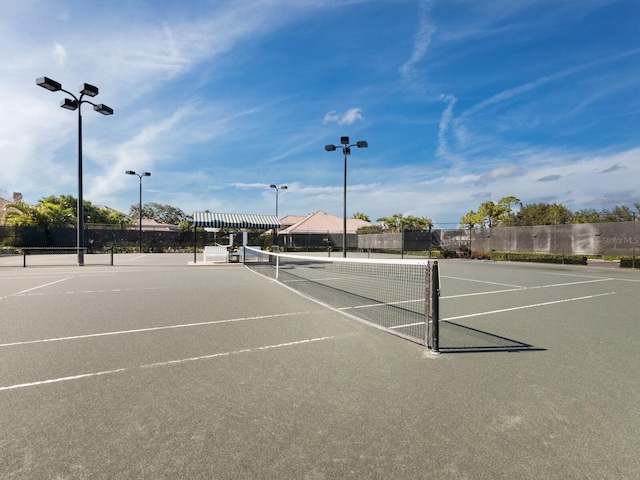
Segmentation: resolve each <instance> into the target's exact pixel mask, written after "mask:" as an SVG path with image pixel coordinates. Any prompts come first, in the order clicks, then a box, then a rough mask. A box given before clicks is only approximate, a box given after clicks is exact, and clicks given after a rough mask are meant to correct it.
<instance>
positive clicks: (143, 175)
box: [124, 170, 151, 252]
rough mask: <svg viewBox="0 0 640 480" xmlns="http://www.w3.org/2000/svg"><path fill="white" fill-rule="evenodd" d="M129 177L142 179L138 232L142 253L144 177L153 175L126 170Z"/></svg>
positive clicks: (139, 248)
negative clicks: (133, 176)
mask: <svg viewBox="0 0 640 480" xmlns="http://www.w3.org/2000/svg"><path fill="white" fill-rule="evenodd" d="M124 173H126V174H127V175H135V176H137V177H138V178H139V179H140V201H139V203H138V232H139V238H140V240H139V242H138V251H139V252H142V177H150V176H151V174H150V173H149V172H144V173H136V172H134V171H133V170H125V172H124Z"/></svg>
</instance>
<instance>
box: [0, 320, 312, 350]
mask: <svg viewBox="0 0 640 480" xmlns="http://www.w3.org/2000/svg"><path fill="white" fill-rule="evenodd" d="M308 313H311V312H292V313H278V314H273V315H259V316H256V317H242V318H229V319H226V320H211V321H208V322H195V323H181V324H178V325H165V326H162V327H148V328H135V329H130V330H117V331H114V332H101V333H88V334H86V335H73V336H69V337H56V338H43V339H39V340H25V341H23V342H11V343H1V344H0V348H2V347H15V346H19V345H31V344H35V343H50V342H62V341H65V340H80V339H84V338H97V337H109V336H113V335H126V334H128V333H145V332H155V331H160V330H171V329H175V328H188V327H200V326H203V325H215V324H218V323H233V322H244V321H248V320H261V319H265V318H279V317H289V316H291V315H306V314H308Z"/></svg>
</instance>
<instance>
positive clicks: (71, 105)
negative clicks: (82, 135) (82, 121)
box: [60, 98, 78, 110]
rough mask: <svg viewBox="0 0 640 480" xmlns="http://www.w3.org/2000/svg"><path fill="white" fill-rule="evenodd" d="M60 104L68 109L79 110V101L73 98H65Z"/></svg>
mask: <svg viewBox="0 0 640 480" xmlns="http://www.w3.org/2000/svg"><path fill="white" fill-rule="evenodd" d="M60 106H61V107H62V108H66V109H67V110H77V109H78V102H76V101H75V100H71V99H70V98H65V99H64V100H63V101H61V102H60Z"/></svg>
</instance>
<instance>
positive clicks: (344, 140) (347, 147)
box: [324, 137, 369, 257]
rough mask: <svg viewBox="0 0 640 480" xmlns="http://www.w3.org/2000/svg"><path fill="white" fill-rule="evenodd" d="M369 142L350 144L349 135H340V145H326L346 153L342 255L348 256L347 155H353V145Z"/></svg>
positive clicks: (365, 145)
mask: <svg viewBox="0 0 640 480" xmlns="http://www.w3.org/2000/svg"><path fill="white" fill-rule="evenodd" d="M368 146H369V144H368V143H367V142H366V141H365V140H360V141H358V142H356V143H354V144H349V137H340V146H337V145H325V146H324V149H325V150H326V151H327V152H334V151H336V150H337V149H338V148H341V149H342V153H343V154H344V193H343V197H344V199H343V212H342V256H343V257H346V256H347V156H348V155H351V147H358V148H367V147H368Z"/></svg>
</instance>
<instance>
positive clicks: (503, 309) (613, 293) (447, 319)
mask: <svg viewBox="0 0 640 480" xmlns="http://www.w3.org/2000/svg"><path fill="white" fill-rule="evenodd" d="M615 294H616V292H607V293H597V294H595V295H585V296H584V297H574V298H565V299H563V300H554V301H551V302H542V303H534V304H532V305H521V306H519V307H512V308H502V309H500V310H491V311H489V312H478V313H471V314H469V315H459V316H457V317H449V318H441V319H440V321H441V322H450V321H452V320H460V319H462V318H472V317H480V316H483V315H492V314H494V313H504V312H512V311H515V310H525V309H527V308H536V307H544V306H547V305H555V304H558V303H567V302H576V301H578V300H590V299H592V298H597V297H604V296H607V295H615Z"/></svg>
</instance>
